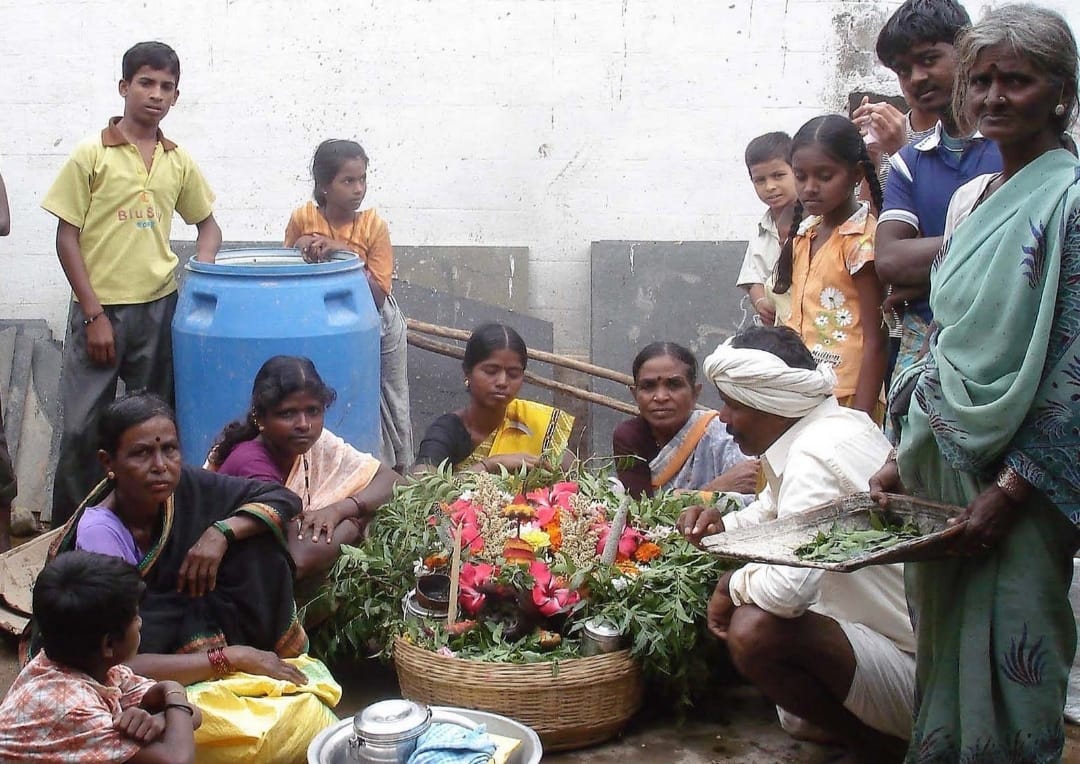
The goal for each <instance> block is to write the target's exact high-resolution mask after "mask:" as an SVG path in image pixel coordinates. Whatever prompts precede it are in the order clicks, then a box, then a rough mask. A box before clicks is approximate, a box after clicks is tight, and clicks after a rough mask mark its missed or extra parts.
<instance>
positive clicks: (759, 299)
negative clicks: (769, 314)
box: [754, 297, 769, 308]
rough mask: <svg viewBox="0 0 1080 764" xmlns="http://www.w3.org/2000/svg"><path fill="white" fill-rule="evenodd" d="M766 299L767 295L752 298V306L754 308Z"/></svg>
mask: <svg viewBox="0 0 1080 764" xmlns="http://www.w3.org/2000/svg"><path fill="white" fill-rule="evenodd" d="M768 299H769V298H768V297H759V298H757V299H756V300H754V307H755V308H756V307H757V306H758V305H760V304H761V303H762V302H765V301H766V300H768Z"/></svg>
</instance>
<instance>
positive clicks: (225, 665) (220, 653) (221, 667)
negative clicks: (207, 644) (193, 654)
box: [206, 647, 235, 677]
mask: <svg viewBox="0 0 1080 764" xmlns="http://www.w3.org/2000/svg"><path fill="white" fill-rule="evenodd" d="M206 659H207V660H209V661H210V668H212V669H213V670H214V676H216V677H223V676H228V675H229V674H231V673H233V671H235V669H234V668H233V665H232V664H231V663H229V659H228V658H226V657H225V648H224V647H212V648H210V649H209V650H207V651H206Z"/></svg>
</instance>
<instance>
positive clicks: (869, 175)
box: [773, 114, 882, 294]
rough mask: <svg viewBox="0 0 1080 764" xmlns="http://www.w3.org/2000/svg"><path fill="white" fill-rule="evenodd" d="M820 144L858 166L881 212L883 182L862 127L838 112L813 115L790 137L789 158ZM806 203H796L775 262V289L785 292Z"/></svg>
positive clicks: (875, 208)
mask: <svg viewBox="0 0 1080 764" xmlns="http://www.w3.org/2000/svg"><path fill="white" fill-rule="evenodd" d="M814 144H817V145H818V146H820V147H821V148H822V150H823V151H824V152H825V153H826V154H827V155H828V156H829V157H831V158H832V159H835V160H836V161H837V162H842V163H843V164H847V165H849V166H851V167H856V166H858V167H859V168H860V169H861V170H862V173H863V175H864V176H865V179H866V184H867V185H868V186H869V188H870V200H871V203H872V205H873V212H874V214H875V215H876V214H878V213H880V212H881V204H882V194H881V182H880V181H879V180H878V176H877V172H876V171H875V170H874V163H873V161H872V160H871V159H870V154H869V152H868V151H867V150H866V142H865V141H864V140H863V137H862V134H861V133H860V132H859V128H857V127H856V126H855V123H854V122H852V121H851V120H850V119H848V118H847V117H842V116H840V115H839V114H826V115H824V116H821V117H814V118H813V119H812V120H810V121H809V122H807V123H806V124H805V125H803V126H802V127H801V128H799V132H797V133H795V137H794V138H792V139H791V157H790V158H789V159H788V162H789V163H791V162H792V161H793V160H794V157H795V152H796V151H798V150H799V149H801V148H802V147H804V146H810V145H814ZM802 218H803V204H802V200H799V201H797V202H796V203H795V210H794V212H793V214H792V216H791V229H790V230H789V231H788V236H787V240H786V241H785V242H784V246H783V247H782V248H781V250H780V259H779V261H778V262H777V264H776V284H775V285H774V286H773V292H775V293H776V294H785V293H786V292H787V291H788V290H789V289H791V276H792V268H793V253H794V249H795V236H796V235H797V234H798V233H799V226H801V225H802Z"/></svg>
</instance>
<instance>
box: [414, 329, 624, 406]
mask: <svg viewBox="0 0 1080 764" xmlns="http://www.w3.org/2000/svg"><path fill="white" fill-rule="evenodd" d="M409 320H410V321H411V320H412V319H409ZM465 334H466V336H468V334H469V333H468V332H466V333H465ZM408 338H409V344H410V345H413V346H415V347H418V348H422V349H424V350H430V351H431V352H433V353H438V354H439V355H445V356H449V357H450V358H464V357H465V350H464V349H462V348H459V347H458V346H457V345H451V344H449V343H447V342H439V341H438V340H432V339H428V338H427V337H425V336H423V335H422V334H417V333H416V332H415V331H413V330H409V332H408ZM533 357H534V351H532V350H530V351H529V358H533ZM525 379H527V380H528V381H529V382H532V383H533V384H534V385H538V386H539V387H544V388H547V389H548V390H554V391H556V392H559V393H565V394H567V395H570V396H573V397H575V398H579V399H581V400H583V401H588V402H589V403H595V404H597V405H598V406H606V407H607V408H609V409H614V410H615V411H619V412H621V413H623V414H629V415H630V416H637V413H638V409H637V406H634V405H633V404H630V403H624V402H623V401H620V400H616V399H615V398H611V397H609V396H607V395H601V394H600V393H594V392H590V391H589V390H582V389H581V388H580V387H574V386H573V385H567V384H565V383H563V382H556V381H555V380H553V379H548V378H547V377H541V376H540V375H538V374H534V373H533V372H531V371H529V370H528V369H526V370H525Z"/></svg>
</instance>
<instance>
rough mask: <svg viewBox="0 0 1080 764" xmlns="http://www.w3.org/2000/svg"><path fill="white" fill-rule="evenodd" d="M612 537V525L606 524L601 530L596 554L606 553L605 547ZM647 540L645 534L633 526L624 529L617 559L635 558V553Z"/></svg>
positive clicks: (620, 537)
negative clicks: (610, 536)
mask: <svg viewBox="0 0 1080 764" xmlns="http://www.w3.org/2000/svg"><path fill="white" fill-rule="evenodd" d="M609 535H611V525H610V524H608V523H605V524H604V525H603V526H601V528H600V537H599V538H598V539H597V541H596V554H597V556H600V555H602V554H603V553H604V547H605V546H607V539H608V536H609ZM644 540H645V536H644V534H642V532H641V531H639V530H638V529H637V528H634V527H633V526H630V525H628V526H626V527H625V528H623V532H622V535H620V536H619V551H618V552H617V553H616V556H615V559H617V560H629V559H630V558H631V557H633V556H634V552H636V551H637V548H638V547H639V546H641V542H643V541H644Z"/></svg>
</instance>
